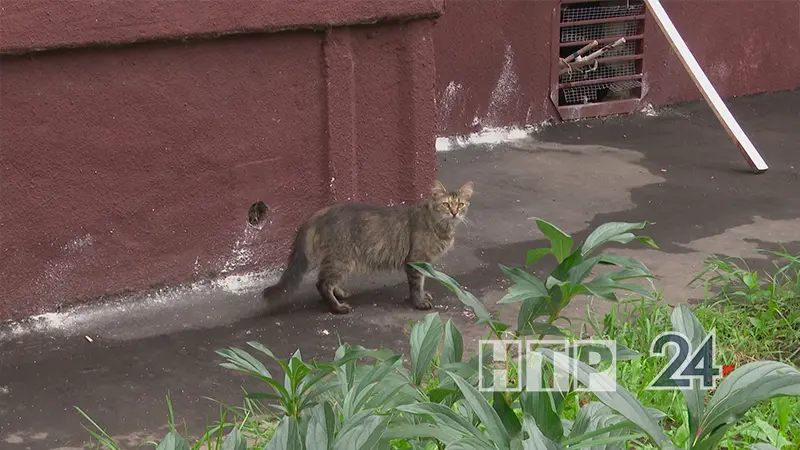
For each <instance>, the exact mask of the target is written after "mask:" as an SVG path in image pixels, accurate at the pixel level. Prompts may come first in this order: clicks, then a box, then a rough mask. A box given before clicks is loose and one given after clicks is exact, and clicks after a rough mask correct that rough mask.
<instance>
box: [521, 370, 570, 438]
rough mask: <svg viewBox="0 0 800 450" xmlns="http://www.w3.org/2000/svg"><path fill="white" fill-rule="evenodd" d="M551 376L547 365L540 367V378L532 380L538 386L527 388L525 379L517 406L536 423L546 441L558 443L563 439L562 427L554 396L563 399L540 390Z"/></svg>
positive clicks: (559, 394)
mask: <svg viewBox="0 0 800 450" xmlns="http://www.w3.org/2000/svg"><path fill="white" fill-rule="evenodd" d="M551 375H552V368H551V366H549V365H544V364H543V365H542V378H540V379H538V380H532V381H533V382H534V383H536V382H538V386H529V385H528V384H527V381H528V380H526V378H527V377H522V379H523V380H524V381H523V383H524V386H523V388H524V390H523V392H522V393H521V394H520V396H519V404H520V407H522V412H523V414H525V415H528V416H530V417H531V418H533V420H534V421H535V422H536V424H537V427H538V429H539V430H540V431H541V433H542V434H543V435H544V436H546V437H547V438H548V439H550V440H552V441H554V442H560V441H561V440H562V438H563V437H564V426H563V423H562V422H561V417H560V415H559V412H560V411H559V405H558V404H557V403H556V400H555V398H554V395H553V394H555V395H558V396H559V397H563V395H562V394H561V393H558V392H553V391H550V390H544V389H542V388H543V387H544V385H545V380H546V379H548V378H549V377H550V376H551Z"/></svg>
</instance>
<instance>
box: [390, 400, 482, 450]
mask: <svg viewBox="0 0 800 450" xmlns="http://www.w3.org/2000/svg"><path fill="white" fill-rule="evenodd" d="M397 410H398V411H401V412H404V413H407V414H413V415H417V416H421V417H423V418H425V419H426V420H429V421H431V422H433V423H434V424H435V425H436V426H438V427H442V428H447V429H449V430H453V431H454V432H455V433H457V434H459V435H461V436H464V437H468V438H472V439H476V440H478V441H482V442H483V444H484V445H490V444H489V442H490V441H489V440H488V439H486V438H484V437H483V435H482V434H481V432H480V431H478V429H477V428H476V427H475V426H473V425H472V423H470V421H469V420H468V419H466V418H465V417H463V416H461V415H459V414H458V413H456V412H455V411H453V410H452V409H450V408H448V407H446V406H444V405H441V404H439V403H430V402H423V403H416V404H410V405H403V406H400V407H398V408H397Z"/></svg>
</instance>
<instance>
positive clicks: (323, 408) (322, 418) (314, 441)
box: [305, 402, 336, 450]
mask: <svg viewBox="0 0 800 450" xmlns="http://www.w3.org/2000/svg"><path fill="white" fill-rule="evenodd" d="M335 431H336V417H335V416H334V413H333V408H331V405H330V403H328V402H322V403H320V404H318V405H317V406H315V407H314V408H313V409H312V410H311V418H310V419H309V421H308V429H307V431H306V448H305V450H329V449H330V448H331V445H332V444H333V434H334V432H335Z"/></svg>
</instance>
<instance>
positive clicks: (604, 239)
mask: <svg viewBox="0 0 800 450" xmlns="http://www.w3.org/2000/svg"><path fill="white" fill-rule="evenodd" d="M647 225H650V222H639V223H626V222H609V223H604V224H602V225H600V226H599V227H597V228H595V229H594V231H592V232H591V233H590V234H589V236H588V237H587V238H586V240H585V241H584V243H583V245H582V246H581V253H582V254H583V256H584V257H586V256H589V255H591V254H592V253H594V252H596V251H597V250H598V249H599V248H600V247H602V246H603V245H605V244H607V243H609V242H620V241H624V240H625V239H624V238H620V236H623V235H626V233H627V234H630V232H631V231H635V230H642V229H644V228H645V227H646V226H647ZM633 238H635V236H634V237H633ZM633 238H631V239H633ZM628 242H630V241H628Z"/></svg>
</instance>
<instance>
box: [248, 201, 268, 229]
mask: <svg viewBox="0 0 800 450" xmlns="http://www.w3.org/2000/svg"><path fill="white" fill-rule="evenodd" d="M269 211H270V209H269V206H267V204H266V203H264V202H262V201H261V200H259V201H257V202H255V203H253V204H252V205H250V210H249V211H248V212H247V223H249V224H250V226H252V227H253V228H256V229H259V230H260V229H262V228H264V224H265V223H266V222H267V214H268V213H269Z"/></svg>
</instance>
